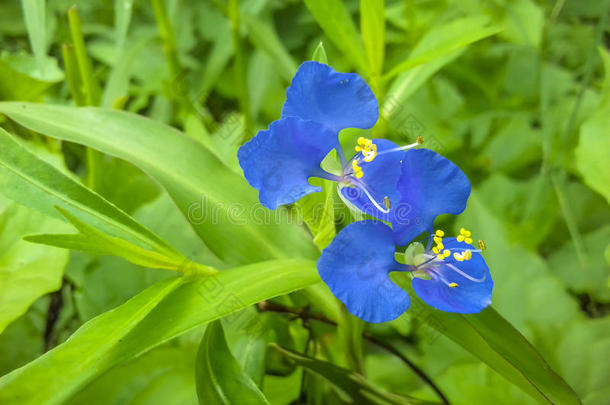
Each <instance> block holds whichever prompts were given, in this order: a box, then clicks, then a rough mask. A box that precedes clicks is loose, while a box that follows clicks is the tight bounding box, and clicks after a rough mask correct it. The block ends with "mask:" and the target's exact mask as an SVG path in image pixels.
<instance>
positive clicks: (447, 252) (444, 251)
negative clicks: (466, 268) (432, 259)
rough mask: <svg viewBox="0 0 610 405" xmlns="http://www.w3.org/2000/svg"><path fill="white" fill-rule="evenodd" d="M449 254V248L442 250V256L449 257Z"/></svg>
mask: <svg viewBox="0 0 610 405" xmlns="http://www.w3.org/2000/svg"><path fill="white" fill-rule="evenodd" d="M449 255H451V252H450V251H449V249H445V250H443V256H445V257H449Z"/></svg>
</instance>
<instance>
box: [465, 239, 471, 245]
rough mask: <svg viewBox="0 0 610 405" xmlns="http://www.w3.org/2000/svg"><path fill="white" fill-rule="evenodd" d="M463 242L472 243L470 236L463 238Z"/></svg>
mask: <svg viewBox="0 0 610 405" xmlns="http://www.w3.org/2000/svg"><path fill="white" fill-rule="evenodd" d="M464 242H466V243H470V244H472V238H465V239H464Z"/></svg>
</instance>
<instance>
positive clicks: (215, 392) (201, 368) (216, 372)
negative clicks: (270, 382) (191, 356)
mask: <svg viewBox="0 0 610 405" xmlns="http://www.w3.org/2000/svg"><path fill="white" fill-rule="evenodd" d="M195 374H196V382H197V396H198V397H199V403H200V404H206V405H207V404H237V403H247V404H253V405H254V404H269V402H268V401H267V400H266V399H265V396H264V395H263V393H262V392H261V391H260V390H259V389H258V387H257V386H256V384H254V382H253V381H252V379H251V378H250V377H248V375H247V374H245V373H244V372H243V370H242V369H241V367H240V366H239V363H238V362H237V360H235V357H233V354H232V353H231V350H229V346H228V345H227V341H226V340H225V334H224V331H223V328H222V323H221V322H220V321H215V322H212V323H211V324H210V325H209V326H208V327H207V329H206V331H205V335H203V339H201V345H200V346H199V352H197V364H196V365H195Z"/></svg>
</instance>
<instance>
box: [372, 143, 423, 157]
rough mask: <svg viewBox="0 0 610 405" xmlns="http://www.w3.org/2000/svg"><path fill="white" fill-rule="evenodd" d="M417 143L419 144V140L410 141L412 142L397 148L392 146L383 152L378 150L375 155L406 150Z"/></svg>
mask: <svg viewBox="0 0 610 405" xmlns="http://www.w3.org/2000/svg"><path fill="white" fill-rule="evenodd" d="M418 145H419V142H415V143H412V144H410V145H405V146H399V147H397V148H392V149H388V150H384V151H383V152H379V153H378V154H377V156H379V155H383V154H386V153H391V152H398V151H401V150H408V149H412V148H414V147H416V146H418Z"/></svg>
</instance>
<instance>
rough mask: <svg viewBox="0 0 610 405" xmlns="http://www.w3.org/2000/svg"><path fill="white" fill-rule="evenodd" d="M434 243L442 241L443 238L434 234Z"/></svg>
mask: <svg viewBox="0 0 610 405" xmlns="http://www.w3.org/2000/svg"><path fill="white" fill-rule="evenodd" d="M432 239H434V243H441V242H442V241H443V238H441V237H439V236H435V237H434V238H432Z"/></svg>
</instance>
